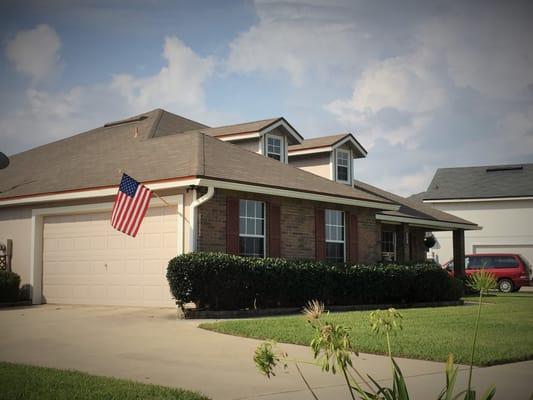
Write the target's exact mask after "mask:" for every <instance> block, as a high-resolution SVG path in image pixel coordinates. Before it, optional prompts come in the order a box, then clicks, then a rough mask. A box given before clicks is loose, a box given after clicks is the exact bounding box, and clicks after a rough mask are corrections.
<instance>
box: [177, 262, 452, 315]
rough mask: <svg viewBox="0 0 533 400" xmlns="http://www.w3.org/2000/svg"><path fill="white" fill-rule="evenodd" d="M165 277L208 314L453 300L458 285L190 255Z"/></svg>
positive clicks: (377, 268)
mask: <svg viewBox="0 0 533 400" xmlns="http://www.w3.org/2000/svg"><path fill="white" fill-rule="evenodd" d="M167 279H168V282H169V285H170V290H171V292H172V295H173V296H174V298H175V299H176V301H177V302H178V304H185V303H189V302H193V303H196V305H197V306H198V307H199V308H205V309H211V310H239V309H252V308H271V307H299V306H302V305H304V304H305V303H306V302H307V301H308V300H310V299H318V300H321V301H323V302H324V303H325V304H326V305H356V304H384V303H413V302H428V301H444V300H457V299H459V298H460V297H461V295H462V286H461V285H460V283H459V282H458V281H457V280H455V279H453V278H450V277H449V276H448V273H447V272H446V271H444V270H442V269H441V268H439V267H436V266H432V265H428V264H425V263H421V264H415V265H409V266H406V265H392V264H390V265H389V264H376V265H354V266H351V265H331V264H327V263H324V262H317V261H308V260H287V259H283V258H264V259H261V258H246V257H239V256H233V255H228V254H224V253H189V254H183V255H180V256H178V257H175V258H173V259H172V260H170V261H169V264H168V269H167Z"/></svg>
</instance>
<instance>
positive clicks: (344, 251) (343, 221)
mask: <svg viewBox="0 0 533 400" xmlns="http://www.w3.org/2000/svg"><path fill="white" fill-rule="evenodd" d="M328 211H335V212H340V213H341V215H342V237H343V238H344V240H331V239H330V240H328V238H327V236H328V235H327V227H328V225H329V226H336V227H338V226H340V225H333V224H328V223H327V217H326V213H327V212H328ZM324 229H325V232H324V242H325V243H342V250H343V255H342V258H343V260H342V262H346V245H347V243H346V213H345V212H344V211H343V210H335V209H331V208H328V209H326V210H324Z"/></svg>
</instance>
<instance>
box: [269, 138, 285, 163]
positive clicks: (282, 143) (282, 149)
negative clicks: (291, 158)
mask: <svg viewBox="0 0 533 400" xmlns="http://www.w3.org/2000/svg"><path fill="white" fill-rule="evenodd" d="M269 138H271V139H276V140H279V143H280V149H279V151H280V153H279V161H280V162H282V163H284V164H287V158H288V155H287V138H286V137H285V136H278V135H272V134H270V133H267V134H265V136H264V149H265V152H264V154H265V156H266V157H268V158H271V157H269V156H268V155H269V154H270V153H269V151H268V139H269ZM272 154H277V153H272ZM272 160H275V158H272Z"/></svg>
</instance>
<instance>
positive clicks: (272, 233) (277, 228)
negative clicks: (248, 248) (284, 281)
mask: <svg viewBox="0 0 533 400" xmlns="http://www.w3.org/2000/svg"><path fill="white" fill-rule="evenodd" d="M267 224H268V248H267V251H268V256H269V257H281V215H280V205H279V204H277V203H268V210H267Z"/></svg>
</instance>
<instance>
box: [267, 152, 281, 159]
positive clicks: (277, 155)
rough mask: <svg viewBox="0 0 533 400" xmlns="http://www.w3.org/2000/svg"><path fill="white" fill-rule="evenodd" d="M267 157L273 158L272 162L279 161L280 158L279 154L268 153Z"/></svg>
mask: <svg viewBox="0 0 533 400" xmlns="http://www.w3.org/2000/svg"><path fill="white" fill-rule="evenodd" d="M268 157H269V158H273V159H274V160H278V161H280V160H281V157H280V155H279V154H274V153H268Z"/></svg>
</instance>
